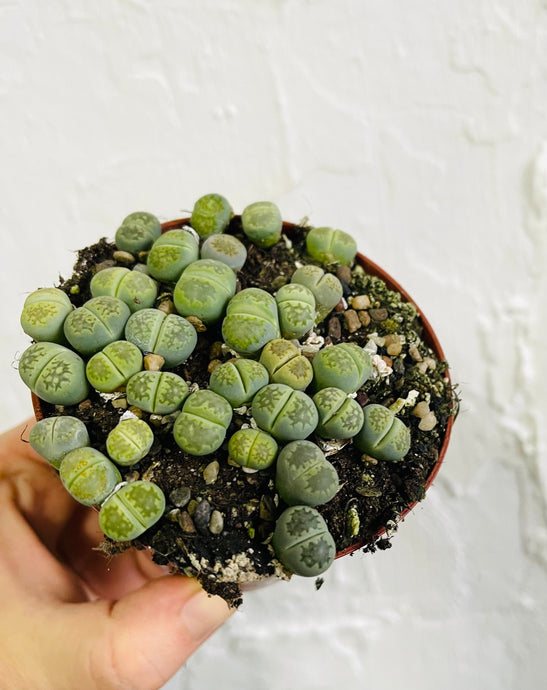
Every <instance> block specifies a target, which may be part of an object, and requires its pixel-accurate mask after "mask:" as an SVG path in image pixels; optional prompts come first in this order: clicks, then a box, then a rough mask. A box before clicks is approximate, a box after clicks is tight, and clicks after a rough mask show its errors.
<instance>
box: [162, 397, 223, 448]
mask: <svg viewBox="0 0 547 690" xmlns="http://www.w3.org/2000/svg"><path fill="white" fill-rule="evenodd" d="M231 421H232V407H231V405H230V403H229V402H228V401H227V400H225V399H224V398H223V397H222V396H221V395H218V394H217V393H214V392H213V391H211V390H199V391H196V392H195V393H191V394H190V395H189V396H188V399H187V400H186V402H185V403H184V405H183V408H182V412H181V413H180V414H179V416H178V417H177V419H176V421H175V425H174V427H173V435H174V437H175V441H176V442H177V444H178V445H179V446H180V447H181V448H182V450H184V451H185V452H186V453H190V454H191V455H208V454H209V453H213V452H214V451H215V450H217V448H219V447H220V445H221V444H222V442H223V441H224V439H225V437H226V430H227V429H228V426H229V425H230V422H231Z"/></svg>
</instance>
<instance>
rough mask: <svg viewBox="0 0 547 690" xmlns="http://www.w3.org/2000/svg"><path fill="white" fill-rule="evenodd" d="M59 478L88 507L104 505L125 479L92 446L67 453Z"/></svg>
mask: <svg viewBox="0 0 547 690" xmlns="http://www.w3.org/2000/svg"><path fill="white" fill-rule="evenodd" d="M59 476H60V477H61V481H62V482H63V485H64V487H65V489H66V490H67V491H68V492H69V493H70V495H71V496H72V497H73V498H74V499H76V500H77V501H78V502H79V503H83V504H84V505H86V506H94V505H99V504H100V503H102V502H103V501H104V499H105V498H106V497H107V496H108V495H109V494H111V493H112V491H114V488H115V487H116V484H119V482H120V481H121V479H122V478H121V475H120V472H119V470H118V468H117V467H116V465H114V463H113V462H111V461H110V460H109V459H108V458H107V457H106V455H103V453H101V452H100V451H98V450H97V449H96V448H90V447H88V448H77V449H76V450H71V451H70V452H69V453H67V454H66V455H65V457H64V458H63V460H62V462H61V466H60V468H59Z"/></svg>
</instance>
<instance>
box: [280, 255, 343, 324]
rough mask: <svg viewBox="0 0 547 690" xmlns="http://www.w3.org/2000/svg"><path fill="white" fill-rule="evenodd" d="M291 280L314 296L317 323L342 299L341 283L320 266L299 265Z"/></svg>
mask: <svg viewBox="0 0 547 690" xmlns="http://www.w3.org/2000/svg"><path fill="white" fill-rule="evenodd" d="M291 282H293V283H299V284H300V285H304V286H305V287H307V288H308V289H309V290H311V292H312V293H313V296H314V297H315V308H316V317H315V322H316V323H319V322H321V321H323V319H324V318H325V317H326V316H327V314H329V313H330V312H331V311H332V310H333V309H334V307H335V306H336V305H337V304H338V302H339V301H340V300H341V299H342V295H343V294H344V289H343V288H342V283H341V282H340V281H339V280H338V278H337V277H336V276H335V275H333V274H332V273H326V272H325V271H324V270H323V269H322V268H321V266H314V265H313V264H307V265H306V266H300V267H299V268H297V269H296V271H295V272H294V273H293V275H292V278H291Z"/></svg>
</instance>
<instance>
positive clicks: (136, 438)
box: [106, 418, 154, 465]
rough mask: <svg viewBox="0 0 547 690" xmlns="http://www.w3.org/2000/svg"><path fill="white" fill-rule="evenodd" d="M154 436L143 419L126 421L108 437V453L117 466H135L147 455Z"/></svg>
mask: <svg viewBox="0 0 547 690" xmlns="http://www.w3.org/2000/svg"><path fill="white" fill-rule="evenodd" d="M153 443H154V434H153V432H152V429H151V428H150V427H149V426H148V424H147V423H146V422H145V421H144V420H142V419H135V418H130V419H124V420H122V421H121V422H120V423H119V424H118V425H117V426H115V427H114V428H113V429H112V431H111V432H110V433H109V434H108V436H107V437H106V452H107V453H108V455H110V457H111V458H112V460H114V462H115V463H116V464H117V465H134V464H135V463H136V462H139V460H142V459H143V458H144V456H145V455H147V453H148V451H149V450H150V448H152V444H153Z"/></svg>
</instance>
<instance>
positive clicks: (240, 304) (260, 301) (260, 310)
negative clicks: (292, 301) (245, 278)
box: [222, 287, 280, 355]
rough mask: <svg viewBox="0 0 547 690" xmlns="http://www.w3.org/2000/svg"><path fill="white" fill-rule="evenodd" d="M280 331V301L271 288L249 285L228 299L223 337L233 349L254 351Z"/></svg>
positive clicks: (276, 336) (246, 353) (247, 353)
mask: <svg viewBox="0 0 547 690" xmlns="http://www.w3.org/2000/svg"><path fill="white" fill-rule="evenodd" d="M279 335H280V332H279V318H278V313H277V305H276V303H275V299H274V298H273V297H272V296H271V295H270V293H269V292H266V291H265V290H261V289H260V288H255V287H251V288H246V289H245V290H241V292H238V293H237V294H236V295H235V296H234V297H232V299H231V300H230V301H229V302H228V306H227V307H226V316H225V317H224V321H223V322H222V337H223V338H224V341H225V343H226V344H227V345H228V346H229V347H231V348H232V350H235V351H236V352H239V353H241V354H244V355H252V354H254V353H256V352H258V351H259V350H261V349H262V348H263V347H264V345H265V344H266V343H267V342H269V341H270V340H272V339H273V338H278V337H279Z"/></svg>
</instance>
